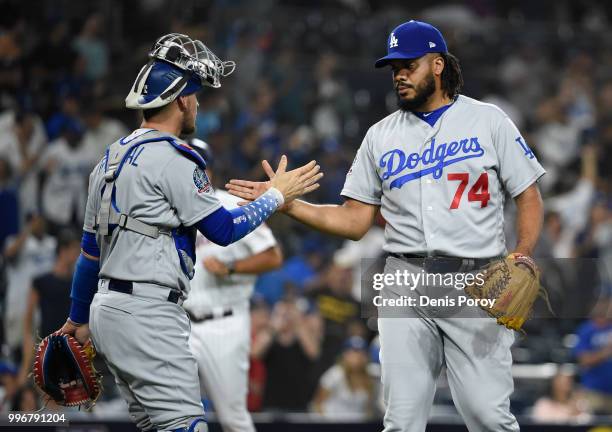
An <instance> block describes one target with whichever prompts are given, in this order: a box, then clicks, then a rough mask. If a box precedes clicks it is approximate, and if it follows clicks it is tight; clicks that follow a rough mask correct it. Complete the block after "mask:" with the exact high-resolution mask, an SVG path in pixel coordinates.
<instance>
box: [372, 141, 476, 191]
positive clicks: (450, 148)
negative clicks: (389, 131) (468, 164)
mask: <svg viewBox="0 0 612 432" xmlns="http://www.w3.org/2000/svg"><path fill="white" fill-rule="evenodd" d="M483 154H484V149H483V148H482V147H481V145H480V143H479V142H478V137H472V138H464V139H462V140H458V141H451V142H450V143H442V144H438V145H436V139H435V138H432V139H431V144H430V145H429V147H427V148H426V149H425V150H423V153H422V154H419V153H416V152H415V153H410V154H408V155H406V154H405V153H404V152H403V151H402V150H400V149H394V150H390V151H388V152H387V153H385V154H383V155H382V156H381V158H380V162H379V165H380V167H381V168H385V171H384V172H383V176H382V179H383V180H387V179H389V178H390V177H393V176H396V175H398V174H400V173H402V172H404V171H406V170H414V169H415V168H416V167H417V166H418V165H419V163H420V164H421V166H422V168H421V169H420V170H418V171H411V172H409V173H408V174H404V175H402V176H400V177H397V178H395V179H394V180H393V181H392V182H391V184H390V185H389V188H390V189H395V188H398V189H399V188H401V187H402V186H403V185H404V184H405V183H407V182H409V181H411V180H415V179H418V178H421V177H423V176H425V175H427V174H431V173H433V177H434V178H436V179H438V178H440V177H441V176H442V172H443V171H444V167H446V166H449V165H452V164H454V163H457V162H460V161H462V160H465V159H470V158H476V157H481V156H482V155H483Z"/></svg>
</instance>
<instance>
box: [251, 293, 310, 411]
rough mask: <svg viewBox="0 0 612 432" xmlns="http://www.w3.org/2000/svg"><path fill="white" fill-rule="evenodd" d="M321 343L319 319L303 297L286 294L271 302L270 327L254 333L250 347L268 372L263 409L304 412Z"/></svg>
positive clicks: (308, 400) (308, 399)
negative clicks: (297, 297)
mask: <svg viewBox="0 0 612 432" xmlns="http://www.w3.org/2000/svg"><path fill="white" fill-rule="evenodd" d="M320 343H321V320H320V317H319V315H318V313H316V312H315V311H312V310H309V305H308V303H307V301H306V300H303V299H295V298H293V297H291V296H289V297H287V298H285V299H283V300H281V301H279V302H277V303H276V304H275V305H274V309H273V311H272V316H271V318H270V325H269V327H268V328H266V329H264V330H262V331H260V333H259V334H258V335H256V336H255V339H254V341H253V348H252V350H251V352H252V355H253V356H254V357H255V358H261V359H262V360H263V362H264V364H265V367H266V371H267V372H266V384H265V391H264V398H263V408H264V409H266V410H273V411H274V410H281V411H291V412H304V411H306V409H307V405H308V402H310V398H311V395H312V382H311V379H312V375H311V374H312V370H313V367H314V365H315V361H316V360H317V358H318V356H319V353H320Z"/></svg>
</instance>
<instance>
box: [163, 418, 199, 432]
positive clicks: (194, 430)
mask: <svg viewBox="0 0 612 432" xmlns="http://www.w3.org/2000/svg"><path fill="white" fill-rule="evenodd" d="M171 432H208V426H207V425H206V422H205V421H204V418H202V417H198V418H195V419H193V420H192V421H191V423H190V424H189V426H188V427H181V428H177V429H172V431H171Z"/></svg>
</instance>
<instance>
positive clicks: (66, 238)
mask: <svg viewBox="0 0 612 432" xmlns="http://www.w3.org/2000/svg"><path fill="white" fill-rule="evenodd" d="M80 240H81V239H80V237H79V235H78V234H77V232H76V231H75V230H74V229H72V228H64V229H62V230H61V231H60V232H59V234H58V235H57V246H56V250H55V252H56V254H59V253H60V252H61V251H62V250H64V249H66V248H68V247H70V246H72V245H73V244H74V243H79V242H80Z"/></svg>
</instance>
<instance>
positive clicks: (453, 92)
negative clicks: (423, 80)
mask: <svg viewBox="0 0 612 432" xmlns="http://www.w3.org/2000/svg"><path fill="white" fill-rule="evenodd" d="M440 57H442V58H443V59H444V70H443V71H442V76H441V77H440V80H441V82H442V90H443V91H444V93H446V95H447V96H448V97H449V98H451V99H453V98H455V97H456V96H457V95H458V94H459V92H460V91H461V88H462V87H463V75H462V74H461V66H459V59H458V58H457V57H455V56H454V55H452V54H451V53H440Z"/></svg>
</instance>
